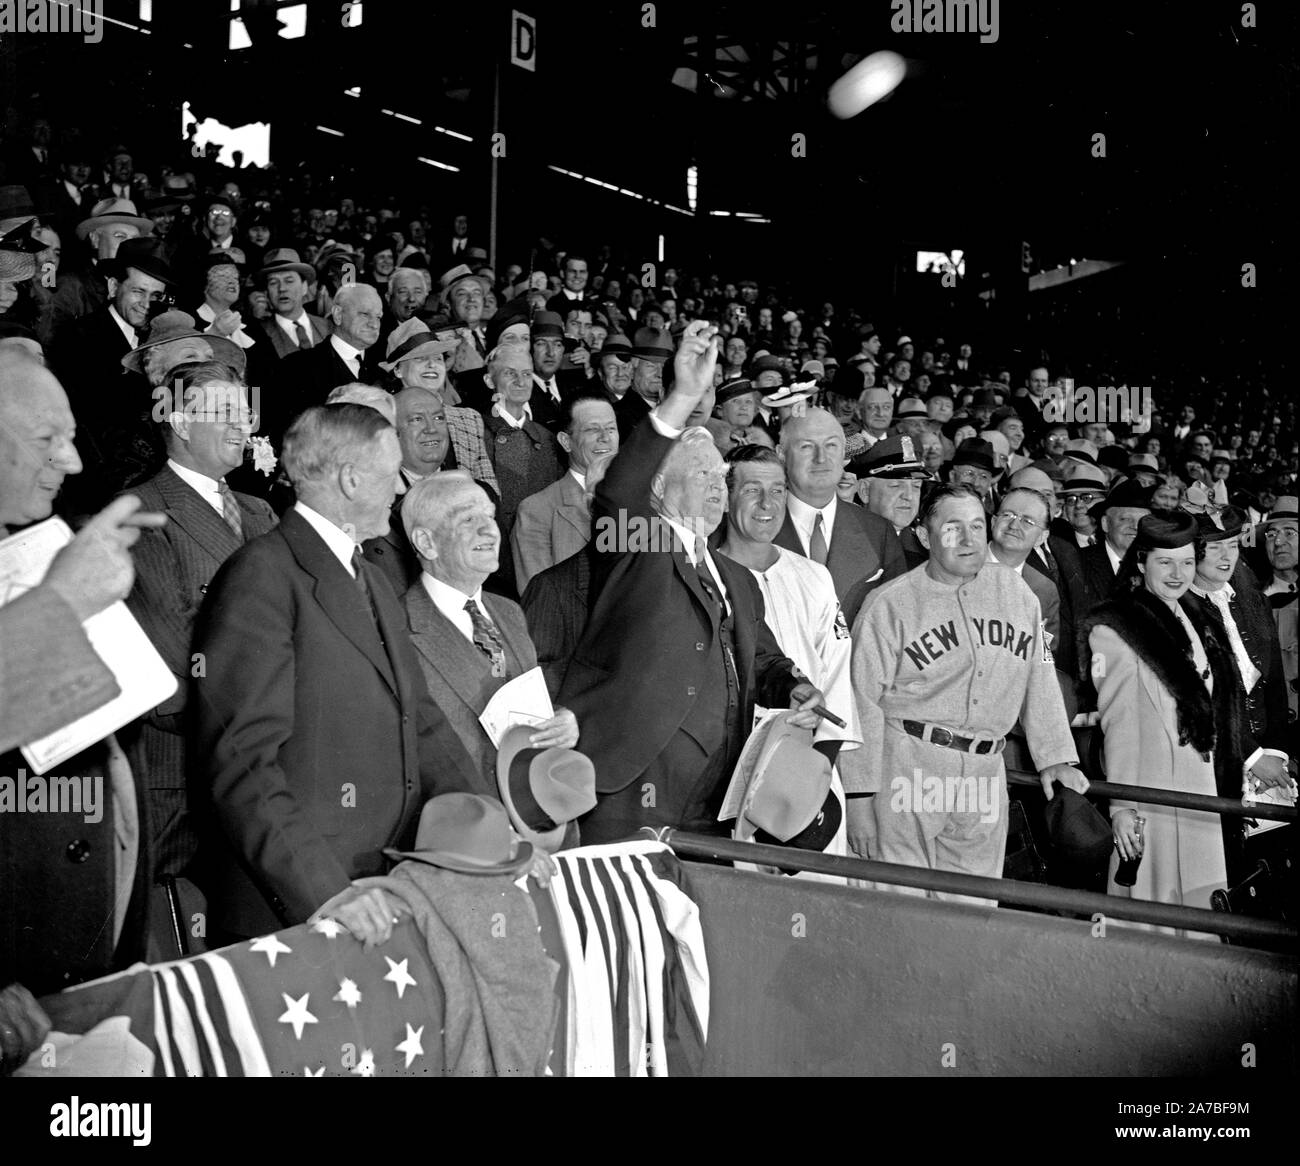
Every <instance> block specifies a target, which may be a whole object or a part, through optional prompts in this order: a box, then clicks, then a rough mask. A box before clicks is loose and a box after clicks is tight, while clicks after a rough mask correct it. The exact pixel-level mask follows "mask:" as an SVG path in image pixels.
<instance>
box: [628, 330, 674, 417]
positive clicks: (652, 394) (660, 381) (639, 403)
mask: <svg viewBox="0 0 1300 1166" xmlns="http://www.w3.org/2000/svg"><path fill="white" fill-rule="evenodd" d="M672 358H673V350H672V346H671V345H670V344H669V338H668V334H667V333H666V332H656V331H654V330H653V329H650V328H639V329H638V330H637V333H636V336H635V337H634V338H633V343H632V387H631V388H630V389H628V390H627V391H626V392H625V393H624V394H623V395H622V397H620V398H619V401H618V404H616V405H615V406H614V412H615V414H616V415H617V416H618V436H619V440H621V441H624V442H626V441H627V439H628V438H629V437H631V436H632V432H633V430H635V429H636V428H637V427H638V426H639V425H640V424H641V422H642V421H643V420H644V419H645V418H646V417H647V416H649V414H650V411H651V410H652V409H653V408H654V407H655V406H656V405H657V404H658V403H659V399H660V398H661V397H662V396H663V391H664V366H665V365H666V364H667V362H668V361H670V360H672Z"/></svg>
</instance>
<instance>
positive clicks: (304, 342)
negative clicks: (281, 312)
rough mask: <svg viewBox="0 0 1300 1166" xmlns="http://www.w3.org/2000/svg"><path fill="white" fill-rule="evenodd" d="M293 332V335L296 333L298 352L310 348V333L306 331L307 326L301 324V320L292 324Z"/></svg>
mask: <svg viewBox="0 0 1300 1166" xmlns="http://www.w3.org/2000/svg"><path fill="white" fill-rule="evenodd" d="M293 330H294V332H295V333H297V336H298V348H299V351H301V350H303V349H307V348H310V347H311V333H310V332H308V331H307V326H306V325H305V324H304V323H303V322H302V319H301V318H299V319H298V321H297V322H296V323H295V324H294V326H293Z"/></svg>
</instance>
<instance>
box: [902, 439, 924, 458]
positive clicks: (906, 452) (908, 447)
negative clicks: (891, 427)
mask: <svg viewBox="0 0 1300 1166" xmlns="http://www.w3.org/2000/svg"><path fill="white" fill-rule="evenodd" d="M902 442H903V460H904V461H905V462H915V461H919V460H920V459H919V458H918V457H917V456H916V450H915V448H914V447H913V445H912V439H911V438H910V437H904V438H902Z"/></svg>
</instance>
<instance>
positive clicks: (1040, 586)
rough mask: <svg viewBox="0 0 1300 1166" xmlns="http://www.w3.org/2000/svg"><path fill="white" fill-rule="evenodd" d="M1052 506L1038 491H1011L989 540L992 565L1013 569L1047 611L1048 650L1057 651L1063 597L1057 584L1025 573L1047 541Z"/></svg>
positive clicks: (1045, 577) (1059, 639) (1000, 510)
mask: <svg viewBox="0 0 1300 1166" xmlns="http://www.w3.org/2000/svg"><path fill="white" fill-rule="evenodd" d="M1050 516H1051V502H1050V501H1049V500H1048V498H1047V496H1046V495H1045V494H1043V493H1041V492H1039V491H1038V490H1030V489H1027V488H1024V487H1021V488H1018V489H1012V490H1009V491H1008V492H1007V494H1006V497H1004V498H1003V499H1002V504H1001V505H1000V506H999V507H998V509H997V513H996V514H994V515H993V524H992V528H991V530H990V535H991V537H990V539H989V562H990V563H1001V564H1003V566H1006V567H1010V568H1011V569H1012V570H1013V571H1015V572H1016V574H1017V575H1019V576H1020V577H1021V578H1022V579H1023V580H1024V581H1025V582H1026V583H1028V584H1029V590H1030V591H1032V592H1033V593H1034V595H1035V596H1036V597H1037V599H1038V606H1039V607H1041V608H1042V611H1043V628H1044V630H1045V631H1046V632H1047V635H1048V637H1049V638H1048V641H1047V642H1048V646H1049V647H1051V648H1052V649H1053V651H1055V649H1056V647H1057V645H1059V644H1061V643H1062V642H1063V641H1062V639H1061V597H1060V594H1059V593H1058V592H1057V590H1056V586H1055V584H1054V583H1053V582H1052V581H1051V580H1050V579H1049V578H1048V577H1047V576H1046V575H1044V574H1043V573H1042V572H1041V571H1036V570H1033V569H1032V568H1031V569H1030V570H1028V571H1026V570H1025V563H1026V562H1027V561H1028V559H1029V556H1030V554H1032V553H1033V551H1034V548H1035V547H1037V546H1038V545H1039V544H1040V543H1041V542H1043V541H1044V540H1045V539H1046V538H1047V524H1048V521H1049V519H1050Z"/></svg>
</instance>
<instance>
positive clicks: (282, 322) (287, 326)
mask: <svg viewBox="0 0 1300 1166" xmlns="http://www.w3.org/2000/svg"><path fill="white" fill-rule="evenodd" d="M274 319H275V322H276V323H277V324H278V325H279V326H280V331H281V332H283V333H284V334H285V335H286V336H287V337H289V342H290V343H291V344H292V345H293V346H294V347H295V348H297V347H298V321H300V320H301V321H302V326H303V327H304V328H306V329H307V335H308V336H309V337H311V339H312V341H313V343H314V342H315V334H314V333H313V332H312V330H311V321H310V320H308V319H307V309H306V308H303V309H302V310H301V311H299V313H298V314H297V315H296V316H294V318H293V319H292V320H290V319H289V318H288V317H287V316H282V315H280V313H279V312H277V313H276V314H275V316H274Z"/></svg>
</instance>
